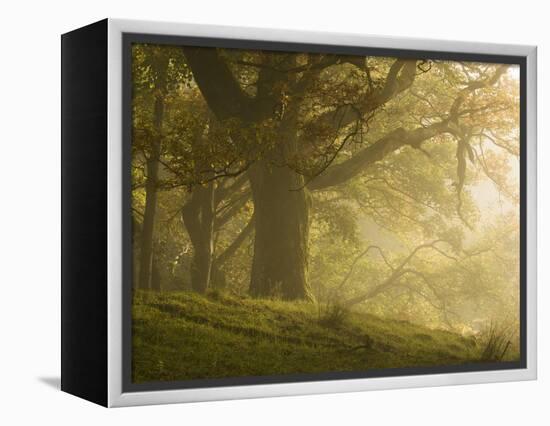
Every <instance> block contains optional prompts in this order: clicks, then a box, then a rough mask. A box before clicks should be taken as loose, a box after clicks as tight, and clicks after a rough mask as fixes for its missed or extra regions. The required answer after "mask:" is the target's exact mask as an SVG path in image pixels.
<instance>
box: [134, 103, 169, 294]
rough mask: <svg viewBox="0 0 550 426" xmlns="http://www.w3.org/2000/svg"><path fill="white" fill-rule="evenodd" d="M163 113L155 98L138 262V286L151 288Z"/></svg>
mask: <svg viewBox="0 0 550 426" xmlns="http://www.w3.org/2000/svg"><path fill="white" fill-rule="evenodd" d="M163 113H164V102H163V100H161V99H159V98H157V100H156V101H155V128H158V129H159V133H158V134H157V135H156V137H154V138H153V140H152V142H151V145H152V146H151V153H150V156H149V158H148V159H147V182H146V183H145V211H144V213H143V226H142V229H141V244H140V248H141V255H140V264H139V281H138V287H139V288H142V289H151V268H152V261H153V232H154V226H155V215H156V210H157V183H158V171H159V158H160V144H161V142H160V125H161V122H162V116H163Z"/></svg>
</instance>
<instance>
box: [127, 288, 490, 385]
mask: <svg viewBox="0 0 550 426" xmlns="http://www.w3.org/2000/svg"><path fill="white" fill-rule="evenodd" d="M132 344H133V348H132V351H133V365H132V368H133V381H134V382H135V383H144V382H150V381H175V380H189V379H203V378H223V377H242V376H262V375H283V374H296V373H318V372H336V371H365V370H368V369H380V368H394V367H415V366H416V367H419V366H442V365H458V364H464V363H471V362H479V361H480V359H481V358H480V352H482V351H483V348H480V347H478V346H479V345H478V344H477V343H476V340H475V339H474V338H465V337H463V336H461V335H459V334H455V333H451V332H448V331H442V330H431V329H428V328H424V327H421V326H418V325H415V324H411V323H409V322H404V321H393V320H386V319H380V318H378V317H376V316H372V315H365V314H358V313H353V312H352V313H349V314H348V315H346V318H345V320H343V321H338V322H336V323H334V324H329V323H326V322H324V321H319V319H318V312H317V308H316V306H314V305H313V304H308V303H290V302H283V301H276V300H257V299H250V298H241V297H237V296H232V295H227V294H222V293H218V292H216V293H211V294H209V295H207V296H201V295H198V294H195V293H191V292H174V293H145V292H137V293H136V294H135V295H134V304H133V342H132Z"/></svg>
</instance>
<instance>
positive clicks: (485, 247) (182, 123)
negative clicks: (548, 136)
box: [62, 19, 536, 406]
mask: <svg viewBox="0 0 550 426" xmlns="http://www.w3.org/2000/svg"><path fill="white" fill-rule="evenodd" d="M535 378H536V49H535V48H534V47H532V46H516V45H498V44H481V43H464V42H450V41H433V40H419V39H401V38H389V37H372V36H363V35H344V34H329V33H309V32H298V31H282V30H265V29H262V30H261V29H251V28H232V27H218V26H201V25H188V24H185V25H184V24H175V23H153V22H140V21H126V20H112V19H107V20H103V21H100V22H97V23H95V24H92V25H89V26H87V27H84V28H80V29H78V30H75V31H73V32H70V33H67V34H64V35H63V36H62V389H63V390H65V391H66V392H69V393H72V394H75V395H77V396H80V397H83V398H85V399H88V400H91V401H93V402H96V403H99V404H102V405H105V406H123V405H141V404H155V403H171V402H188V401H205V400H215V399H232V398H249V397H265V396H277V395H298V394H307V393H321V392H344V391H357V390H370V389H388V388H400V387H412V386H436V385H445V384H467V383H483V382H498V381H511V380H528V379H535Z"/></svg>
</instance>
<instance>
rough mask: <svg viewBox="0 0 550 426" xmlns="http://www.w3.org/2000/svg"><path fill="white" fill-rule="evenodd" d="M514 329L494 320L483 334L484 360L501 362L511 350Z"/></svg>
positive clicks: (482, 354)
mask: <svg viewBox="0 0 550 426" xmlns="http://www.w3.org/2000/svg"><path fill="white" fill-rule="evenodd" d="M513 337H514V331H512V330H510V328H509V327H504V326H499V325H497V324H495V323H493V322H491V324H490V325H489V327H488V328H487V330H485V332H483V333H482V335H481V356H480V361H482V362H500V361H502V360H503V359H504V357H505V356H506V354H507V352H508V351H509V350H510V346H511V345H512V340H513Z"/></svg>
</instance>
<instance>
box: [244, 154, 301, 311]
mask: <svg viewBox="0 0 550 426" xmlns="http://www.w3.org/2000/svg"><path fill="white" fill-rule="evenodd" d="M250 180H251V185H252V194H253V198H254V221H255V237H254V258H253V261H252V272H251V281H250V294H251V295H253V296H256V297H281V298H283V299H286V300H296V299H310V298H311V293H310V288H309V282H308V276H307V275H308V274H307V272H308V239H309V225H310V222H309V208H310V207H309V204H310V202H309V195H308V193H307V190H306V189H304V188H303V186H304V181H303V177H302V176H300V175H298V174H297V173H295V172H294V171H292V170H291V169H290V168H289V167H288V166H281V167H278V166H274V165H270V164H267V163H265V162H264V161H261V162H259V163H257V164H255V165H254V166H253V168H252V170H251V171H250Z"/></svg>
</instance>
